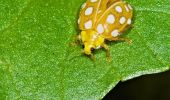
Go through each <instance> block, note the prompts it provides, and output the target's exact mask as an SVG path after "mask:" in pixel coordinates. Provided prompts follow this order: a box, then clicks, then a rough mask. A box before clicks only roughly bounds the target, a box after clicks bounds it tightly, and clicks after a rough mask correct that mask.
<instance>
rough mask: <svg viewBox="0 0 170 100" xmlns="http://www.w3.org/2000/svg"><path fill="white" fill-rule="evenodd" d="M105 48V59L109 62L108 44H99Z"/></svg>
mask: <svg viewBox="0 0 170 100" xmlns="http://www.w3.org/2000/svg"><path fill="white" fill-rule="evenodd" d="M101 46H102V47H103V48H104V49H105V50H106V58H107V61H109V62H111V60H112V58H111V56H110V49H109V46H108V45H107V44H105V43H103V44H102V45H101Z"/></svg>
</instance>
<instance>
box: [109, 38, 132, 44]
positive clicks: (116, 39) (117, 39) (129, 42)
mask: <svg viewBox="0 0 170 100" xmlns="http://www.w3.org/2000/svg"><path fill="white" fill-rule="evenodd" d="M108 40H109V41H125V42H127V43H128V44H131V43H132V40H130V39H128V38H121V37H113V38H110V39H108Z"/></svg>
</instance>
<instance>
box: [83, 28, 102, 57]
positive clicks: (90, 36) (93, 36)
mask: <svg viewBox="0 0 170 100" xmlns="http://www.w3.org/2000/svg"><path fill="white" fill-rule="evenodd" d="M81 38H82V42H83V44H84V52H85V53H86V54H91V48H93V49H98V48H100V46H101V45H102V44H103V42H104V38H103V37H102V36H101V35H100V34H98V33H97V32H96V31H93V30H86V31H82V32H81Z"/></svg>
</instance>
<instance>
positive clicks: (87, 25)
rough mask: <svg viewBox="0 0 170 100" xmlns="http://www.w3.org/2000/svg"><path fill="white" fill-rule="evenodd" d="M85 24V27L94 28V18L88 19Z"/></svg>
mask: <svg viewBox="0 0 170 100" xmlns="http://www.w3.org/2000/svg"><path fill="white" fill-rule="evenodd" d="M84 26H85V29H90V28H92V20H89V21H87V22H86V23H85V24H84Z"/></svg>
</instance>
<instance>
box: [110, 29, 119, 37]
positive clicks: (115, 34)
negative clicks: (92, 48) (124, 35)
mask: <svg viewBox="0 0 170 100" xmlns="http://www.w3.org/2000/svg"><path fill="white" fill-rule="evenodd" d="M111 34H112V36H113V37H117V36H118V35H119V31H118V30H113V31H112V33H111Z"/></svg>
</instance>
